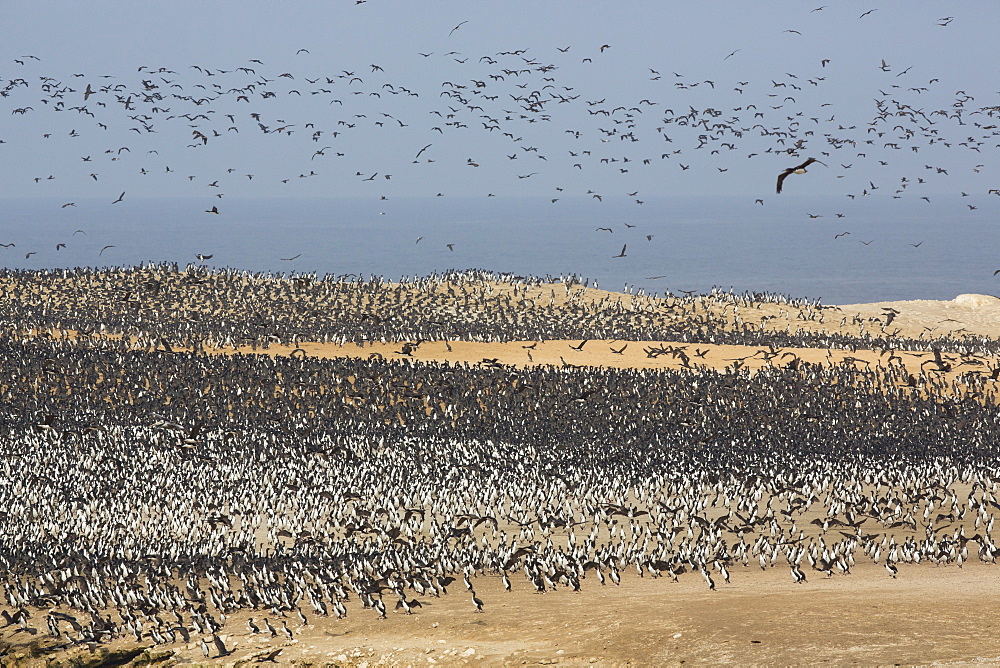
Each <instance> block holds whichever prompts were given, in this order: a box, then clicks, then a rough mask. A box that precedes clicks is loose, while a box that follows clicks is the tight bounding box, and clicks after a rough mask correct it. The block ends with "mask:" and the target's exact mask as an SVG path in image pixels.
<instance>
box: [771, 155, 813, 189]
mask: <svg viewBox="0 0 1000 668" xmlns="http://www.w3.org/2000/svg"><path fill="white" fill-rule="evenodd" d="M814 162H819V160H817V159H816V158H809V159H808V160H806V161H805V162H803V163H802V164H801V165H797V166H795V167H789V168H788V169H786V170H785V171H783V172H782V173H781V174H778V189H777V191H778V192H779V193H780V192H781V184H782V183H784V181H785V179H786V178H788V175H789V174H805V173H806V167H808V166H809V165H811V164H813V163H814ZM819 164H821V165H822V164H823V163H822V162H819Z"/></svg>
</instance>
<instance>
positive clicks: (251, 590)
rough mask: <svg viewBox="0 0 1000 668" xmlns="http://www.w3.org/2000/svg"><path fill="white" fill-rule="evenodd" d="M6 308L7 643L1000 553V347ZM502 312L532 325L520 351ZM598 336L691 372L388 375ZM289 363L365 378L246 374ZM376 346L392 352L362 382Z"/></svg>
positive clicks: (719, 332)
mask: <svg viewBox="0 0 1000 668" xmlns="http://www.w3.org/2000/svg"><path fill="white" fill-rule="evenodd" d="M0 279H2V287H3V291H4V292H3V294H4V299H3V301H2V302H0V305H2V310H3V318H4V323H5V327H4V329H3V331H2V335H0V346H2V350H3V355H2V356H0V365H2V373H0V379H2V380H0V400H2V401H3V406H4V410H3V413H2V416H3V417H2V423H0V433H2V437H0V444H2V445H0V448H2V452H0V479H2V480H3V484H2V485H0V507H2V508H3V512H2V514H0V535H2V537H3V540H2V543H0V544H2V545H3V548H2V551H0V579H2V580H3V588H4V595H5V601H4V603H5V607H4V609H3V610H2V614H3V623H4V625H5V626H4V628H3V629H2V631H3V637H4V639H5V642H7V643H11V642H20V643H28V642H31V643H35V644H36V645H39V646H42V647H47V648H49V649H58V648H71V647H73V646H75V645H80V644H84V645H87V646H89V647H91V648H92V649H93V648H94V647H99V646H100V645H101V644H103V643H111V642H116V641H117V642H120V641H128V642H134V643H135V644H136V645H137V646H138V647H154V646H162V647H164V648H168V649H169V648H170V647H171V646H177V645H176V644H177V643H188V642H192V643H197V644H199V645H200V646H201V647H202V650H203V651H204V653H205V656H206V657H211V658H214V657H218V656H227V655H228V654H229V653H230V652H231V651H232V647H231V646H227V645H226V642H225V641H224V639H223V637H224V636H225V634H226V633H228V631H227V630H226V629H227V619H228V618H229V617H231V616H233V615H234V614H236V613H239V612H241V611H244V612H245V611H250V612H251V614H253V618H252V619H251V620H250V622H249V623H250V625H251V627H250V628H251V632H253V626H256V627H257V630H258V631H259V632H260V633H262V634H267V633H271V634H272V635H277V634H279V633H280V634H282V635H287V636H288V637H289V638H292V637H294V636H295V635H296V633H298V632H299V631H300V629H301V628H302V627H303V626H305V625H307V624H315V623H317V620H320V619H326V618H329V620H328V622H324V623H331V624H333V623H336V620H337V618H343V617H345V616H347V615H370V616H371V618H372V619H377V618H389V617H391V616H392V615H393V614H422V615H428V616H432V615H433V614H434V612H433V610H434V608H433V607H426V604H427V603H429V602H432V601H433V600H434V599H435V598H436V597H441V596H456V595H458V596H464V597H468V599H469V603H468V608H467V609H468V613H469V614H476V613H482V614H489V611H490V605H491V599H490V597H488V596H487V597H484V596H483V595H481V594H477V585H479V583H480V582H484V581H487V580H489V579H494V580H496V581H499V582H502V584H503V587H504V588H506V589H508V590H511V589H513V590H523V591H530V592H537V594H538V595H543V594H551V593H552V592H554V591H560V590H565V591H566V592H572V591H574V590H575V591H582V592H583V594H581V595H585V594H586V591H587V590H588V589H589V588H593V587H615V586H616V585H617V584H618V583H619V582H620V581H621V579H622V578H629V577H649V578H661V577H662V578H671V579H675V580H676V579H679V578H696V579H699V580H701V579H703V580H704V582H705V585H706V587H707V589H706V592H707V594H706V595H712V594H710V593H708V592H709V590H714V589H716V588H717V587H722V586H725V583H729V582H730V579H732V580H733V581H737V580H739V579H740V578H750V577H753V573H754V572H755V571H757V570H759V569H764V570H768V569H784V570H785V571H786V572H787V574H788V576H787V577H789V578H790V579H791V580H794V581H796V582H799V581H807V580H809V579H814V578H830V579H831V584H832V583H833V580H835V579H836V578H847V577H851V573H852V569H855V568H858V567H865V565H866V564H867V565H870V564H873V563H874V564H877V565H878V566H879V567H880V568H884V569H885V571H886V573H885V577H886V578H890V577H897V576H898V577H909V576H911V574H912V575H913V576H917V575H918V574H919V573H920V571H919V569H920V566H919V564H922V563H932V564H936V565H939V566H962V564H963V563H964V562H965V561H968V560H970V559H971V560H981V561H986V562H990V563H992V562H993V561H994V559H995V558H996V556H997V555H998V554H1000V548H998V547H997V545H996V544H995V542H994V538H993V535H992V529H993V524H994V518H995V516H996V514H997V511H998V510H1000V504H998V503H997V500H996V497H995V495H996V493H997V481H998V471H997V467H996V462H997V454H998V452H997V442H998V441H997V438H996V434H997V426H998V425H997V422H998V418H997V413H996V410H995V396H994V391H993V386H994V385H995V383H996V381H997V376H998V373H1000V367H997V368H994V366H993V364H994V362H993V360H994V359H995V356H996V352H997V351H996V344H995V341H989V340H985V339H982V340H980V339H974V338H970V337H965V338H937V339H933V340H927V339H919V340H917V339H909V340H901V341H897V340H896V339H895V337H893V336H891V335H892V334H893V332H891V331H889V332H886V333H885V334H877V335H872V334H866V335H865V336H864V337H861V336H850V335H846V334H839V335H836V336H833V335H829V339H828V341H827V343H826V345H827V346H829V347H840V348H847V349H857V348H858V347H883V348H884V351H885V352H886V353H887V354H888V358H887V359H886V361H884V362H880V363H878V364H875V365H870V364H869V365H860V364H857V363H855V362H853V361H844V362H843V363H841V364H836V365H819V364H810V363H808V362H803V361H801V360H799V359H798V358H797V357H796V355H795V354H794V353H792V352H789V351H787V350H784V352H783V349H784V348H785V347H786V346H789V345H795V344H798V345H801V344H802V342H803V341H810V342H813V345H815V342H816V340H817V337H821V336H823V334H822V332H821V330H817V329H809V328H808V327H806V326H805V325H807V324H809V323H812V324H813V325H815V324H816V321H817V320H818V319H819V318H824V319H825V318H826V314H827V312H828V311H829V310H830V307H823V306H821V305H819V304H815V303H810V302H807V301H803V300H794V299H788V298H785V297H782V296H780V295H734V294H731V293H723V292H716V293H713V294H710V295H686V296H680V297H675V296H670V297H666V298H654V297H650V296H641V295H619V296H617V297H616V298H615V299H609V298H603V299H599V300H593V301H591V302H589V303H587V302H585V301H584V300H583V299H582V295H583V293H585V292H586V288H584V287H583V286H582V285H581V283H580V282H579V280H578V279H574V278H564V280H563V281H562V282H552V280H553V279H552V278H551V277H549V278H547V279H539V278H532V277H510V276H500V275H495V274H490V273H487V272H482V271H478V272H476V271H470V272H456V273H448V274H442V275H436V276H432V277H427V278H423V279H415V280H409V281H405V282H402V283H388V282H385V281H382V280H380V279H377V278H372V279H367V280H362V279H359V278H348V277H329V278H326V279H317V278H315V277H312V276H291V277H281V276H274V275H249V274H242V273H239V272H235V271H229V272H220V271H215V270H210V269H207V268H204V267H200V266H190V267H188V268H178V267H175V266H168V265H151V266H146V267H140V268H133V269H127V270H123V269H118V270H101V271H97V270H73V271H69V270H67V271H59V272H30V271H10V272H6V273H5V274H4V275H3V276H2V277H0ZM500 285H505V286H507V287H508V288H515V289H516V290H524V291H527V290H529V289H532V290H541V291H544V292H547V293H550V294H551V295H552V298H550V300H549V301H543V300H536V301H537V303H535V304H534V306H533V310H532V311H531V317H530V318H526V320H527V322H525V323H521V320H520V318H524V316H523V315H522V314H521V309H522V304H520V303H519V302H518V301H516V300H512V299H510V298H508V299H498V298H497V294H496V293H497V290H498V287H497V286H500ZM557 290H558V291H559V293H560V294H561V296H562V297H563V298H564V299H562V300H556V299H554V297H555V295H556V291H557ZM104 291H107V292H104ZM97 295H102V297H101V299H95V298H94V297H95V296H97ZM29 296H30V298H29ZM213 299H217V300H220V302H219V303H213V302H212V300H213ZM221 303H224V304H225V307H223V306H221V305H220V304H221ZM762 304H778V305H780V307H781V308H784V309H787V310H788V311H789V312H791V313H793V314H797V315H796V316H795V317H796V319H798V320H800V321H801V322H802V323H803V327H802V328H800V329H799V330H798V331H787V330H779V331H774V332H773V333H771V334H769V333H768V331H769V330H766V329H764V328H761V327H740V325H739V322H740V318H739V317H738V314H737V311H738V310H739V309H743V310H744V311H746V310H753V309H755V308H760V306H761V305H762ZM251 310H252V311H253V313H254V314H255V317H254V318H253V319H250V318H248V317H247V313H248V312H249V311H251ZM445 314H449V315H445ZM834 317H836V315H835V316H834ZM892 317H893V316H892V314H891V313H887V314H886V317H885V318H884V320H885V321H891V320H892ZM445 318H447V320H445ZM519 323H520V324H519ZM882 324H883V325H884V324H885V323H884V322H883V323H882ZM519 327H520V328H521V329H519ZM881 329H882V330H883V331H884V329H885V328H884V326H883V327H882V328H881ZM872 330H873V331H876V332H878V331H879V328H878V327H872ZM366 332H367V334H366ZM511 332H512V333H513V334H505V333H511ZM612 332H613V333H614V335H615V336H616V338H619V339H622V340H628V339H633V340H635V339H642V338H646V337H648V336H649V335H650V334H656V333H659V334H661V335H662V336H660V338H661V339H662V340H676V341H680V340H684V341H687V343H677V344H675V345H670V346H666V345H664V346H662V347H661V348H660V349H656V348H650V349H648V350H647V354H648V355H650V356H654V355H659V354H668V353H669V354H672V355H675V356H683V357H684V358H686V360H685V361H686V362H687V363H686V364H685V365H684V366H683V367H682V368H678V369H652V370H634V369H609V368H598V367H590V366H584V365H574V364H570V363H565V364H563V365H561V366H551V365H548V366H543V365H538V366H523V367H522V366H518V367H515V366H510V365H504V364H501V363H498V362H496V361H495V360H483V362H482V363H480V364H468V363H461V364H459V363H451V362H449V361H447V360H444V361H440V362H426V361H423V362H417V361H415V360H414V359H412V355H411V353H412V351H413V350H415V349H417V348H418V347H419V346H420V345H423V343H424V338H431V337H442V338H444V339H445V340H452V341H458V340H471V339H473V338H476V337H479V338H480V339H481V340H502V341H511V340H518V339H519V337H521V336H523V335H526V334H530V335H531V337H534V338H535V340H536V341H537V340H538V339H544V340H549V339H551V338H553V337H564V338H582V339H584V343H586V342H587V339H590V338H592V337H598V336H607V335H609V334H610V333H612ZM409 334H413V335H415V336H414V338H416V336H418V335H419V336H420V337H422V338H419V339H416V340H411V341H406V339H407V336H408V335H409ZM305 339H311V340H330V341H334V342H336V343H341V344H343V345H344V347H347V348H353V349H356V350H358V354H356V355H355V356H353V357H345V358H337V359H321V358H318V357H314V356H307V355H305V354H304V352H303V351H301V350H295V351H293V352H292V353H291V354H290V355H286V354H282V355H277V356H275V355H264V354H253V353H252V352H250V354H246V352H244V351H250V350H252V348H253V347H257V348H258V349H259V350H261V351H263V350H264V349H267V348H269V347H271V346H275V345H278V344H288V345H294V343H295V342H296V341H299V340H305ZM382 339H386V340H397V341H404V342H405V343H402V344H401V345H400V350H399V351H397V352H396V353H395V354H393V355H392V356H391V357H385V356H382V355H365V354H364V346H365V345H366V343H368V342H370V341H380V340H382ZM713 340H726V341H730V342H742V343H745V344H748V345H754V346H764V347H763V348H762V349H761V350H760V351H759V352H760V353H762V354H764V355H765V356H766V357H767V356H769V357H768V364H767V365H766V366H764V367H761V368H760V369H758V370H756V371H753V372H751V371H749V370H748V369H747V368H746V367H745V366H743V365H742V364H740V363H739V362H738V361H736V362H734V363H733V364H731V365H729V366H728V367H726V368H723V369H712V368H708V367H706V366H702V365H699V364H698V357H697V356H698V355H699V351H698V345H697V344H704V345H709V344H710V342H711V341H713ZM523 345H524V347H525V348H528V349H529V352H530V348H531V346H532V345H534V344H533V343H531V342H530V341H528V340H525V341H524V342H523ZM583 345H584V344H583V343H581V344H578V345H576V348H578V349H579V348H583ZM589 345H591V346H593V345H606V344H604V343H600V342H592V343H590V344H589ZM234 347H235V348H239V351H238V352H236V351H233V348H234ZM567 347H568V348H569V347H573V346H572V345H570V346H567ZM225 349H228V350H229V351H230V353H234V352H235V354H219V353H221V352H223V351H224V350H225ZM904 349H911V350H920V351H923V352H922V353H919V354H922V355H924V356H925V358H926V360H925V362H924V363H923V365H922V366H921V367H920V371H919V372H918V373H916V374H913V373H909V372H907V371H906V370H905V369H904V368H903V367H902V366H901V365H900V364H898V363H896V362H895V361H894V360H893V357H894V356H895V354H896V353H899V352H900V351H902V350H904ZM570 352H571V351H570ZM567 354H569V352H568V353H567ZM956 372H958V373H956ZM478 589H479V590H480V591H482V590H484V589H485V588H484V587H482V586H479V587H478ZM493 590H494V589H493V588H491V591H493ZM495 591H498V592H502V590H501V589H500V588H499V587H497V588H495ZM458 592H461V593H458ZM494 595H497V594H494ZM500 595H503V594H500ZM557 595H559V594H557ZM425 608H426V609H425ZM255 620H256V621H255ZM386 623H391V619H387V621H386ZM230 626H231V624H230ZM230 630H231V629H230Z"/></svg>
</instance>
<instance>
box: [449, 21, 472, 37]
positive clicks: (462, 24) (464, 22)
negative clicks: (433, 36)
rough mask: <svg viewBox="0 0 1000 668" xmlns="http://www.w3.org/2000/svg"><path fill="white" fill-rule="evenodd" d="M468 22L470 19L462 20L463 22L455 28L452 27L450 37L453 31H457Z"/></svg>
mask: <svg viewBox="0 0 1000 668" xmlns="http://www.w3.org/2000/svg"><path fill="white" fill-rule="evenodd" d="M466 23H468V21H462V22H461V23H459V24H458V25H457V26H455V27H454V28H452V29H451V32H450V33H448V37H451V33H452V32H455V31H456V30H458V29H459V28H461V27H462V26H464V25H465V24H466Z"/></svg>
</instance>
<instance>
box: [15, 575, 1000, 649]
mask: <svg viewBox="0 0 1000 668" xmlns="http://www.w3.org/2000/svg"><path fill="white" fill-rule="evenodd" d="M787 570H788V569H787V568H786V567H783V566H778V567H776V568H773V569H769V570H768V571H766V572H761V571H760V570H758V569H751V568H742V567H739V568H736V569H734V570H733V573H732V578H731V581H732V584H725V583H723V582H721V581H719V582H718V585H717V589H716V591H709V590H708V588H707V587H706V586H705V583H704V581H703V580H702V579H701V577H700V576H698V575H697V574H687V575H686V576H682V577H681V578H680V580H679V582H676V583H675V582H671V581H670V580H669V579H667V578H659V579H655V580H654V579H651V578H649V577H646V578H639V577H637V576H635V575H634V574H628V575H627V576H626V577H624V578H623V580H622V585H621V587H614V586H612V585H610V584H609V585H608V586H606V587H601V586H600V585H598V583H597V582H596V581H594V580H593V578H589V579H588V581H586V582H585V583H584V589H583V592H582V593H574V592H572V591H571V590H569V589H566V588H561V589H559V590H558V591H554V592H549V593H547V594H544V595H539V594H535V593H532V592H530V591H529V590H528V588H527V583H524V582H523V581H520V582H519V581H518V580H515V584H514V587H515V590H514V591H513V592H512V593H506V592H504V591H503V590H502V588H501V586H500V582H499V580H498V579H496V578H483V577H480V578H477V579H476V580H474V584H475V586H476V590H477V594H478V596H479V597H480V598H481V599H482V600H483V601H484V604H485V609H484V612H483V613H477V612H475V610H474V608H473V606H472V603H471V599H470V595H469V594H468V593H467V592H465V591H464V589H463V588H462V586H461V582H458V583H455V584H454V585H453V586H452V587H451V588H450V593H449V594H448V595H447V596H443V597H441V598H436V599H435V598H431V599H425V601H424V602H425V603H426V604H427V605H425V607H423V608H421V609H419V610H418V611H417V612H416V613H415V614H412V615H404V614H402V612H399V613H392V612H390V613H389V615H388V618H387V619H385V620H379V619H378V618H377V615H376V613H375V612H374V611H372V610H363V609H360V606H358V605H357V604H356V603H355V605H354V606H352V607H349V614H348V617H347V618H345V619H343V620H337V619H335V618H323V619H317V618H315V617H313V616H312V615H310V616H309V620H308V624H307V625H305V626H303V625H301V624H300V623H299V622H298V620H297V619H295V617H294V616H291V617H289V618H287V620H286V621H287V623H288V626H289V628H291V629H292V631H293V634H294V638H293V639H292V640H288V639H287V638H285V637H283V636H281V635H279V636H278V637H277V638H271V637H270V636H269V635H268V634H251V633H250V632H249V630H248V627H247V624H246V620H247V618H249V617H251V616H253V617H255V619H256V620H257V623H258V624H260V625H262V617H263V616H265V615H261V614H260V611H258V613H257V614H254V615H251V614H249V613H246V612H244V613H241V614H239V615H234V616H232V617H230V619H229V622H228V623H227V625H226V632H224V633H223V636H222V637H223V639H224V641H225V643H226V645H227V647H229V648H230V649H231V650H232V653H231V654H230V655H228V656H225V657H217V656H216V654H217V653H216V652H215V651H214V649H213V651H212V653H211V657H210V658H208V659H206V658H205V657H204V655H203V653H202V651H201V649H200V644H199V643H197V642H194V641H193V642H192V643H188V644H184V643H178V644H174V645H168V646H163V647H160V648H156V651H159V652H161V653H162V654H163V655H169V659H167V660H166V662H165V664H166V665H169V664H171V663H181V664H189V663H196V664H211V665H241V664H244V665H245V664H252V663H256V662H258V661H260V659H261V657H263V656H265V655H268V654H270V653H271V652H273V651H274V650H276V649H281V652H280V654H279V655H278V656H277V657H276V659H275V660H276V662H277V663H279V664H282V665H317V666H323V665H358V666H365V665H373V666H374V665H393V666H407V665H434V664H441V665H456V664H462V665H469V664H479V665H547V664H568V665H582V664H596V665H647V666H661V665H680V664H689V665H709V664H713V665H717V664H741V665H746V664H778V665H791V664H820V663H824V664H830V663H832V664H848V663H860V664H865V665H886V664H897V665H898V664H905V665H911V664H929V663H944V664H972V663H983V664H997V663H1000V633H997V630H998V627H1000V622H998V621H996V620H995V619H994V618H995V617H997V616H998V613H1000V600H998V599H997V597H996V596H995V595H994V593H993V592H995V591H996V590H997V587H998V586H1000V570H998V569H997V568H996V567H994V566H986V565H982V564H975V563H970V564H967V565H966V566H965V567H964V568H961V569H960V568H958V567H955V566H949V567H941V568H936V567H934V566H931V565H921V566H901V568H900V575H899V577H898V578H897V579H892V578H891V577H889V575H888V574H887V573H886V572H885V571H884V570H883V569H882V568H881V567H877V566H873V565H871V564H867V565H865V564H859V565H858V566H857V567H856V569H855V570H854V571H853V572H852V574H851V575H849V576H841V575H837V576H834V577H832V578H824V577H823V575H822V574H821V573H818V572H811V573H810V574H809V580H808V581H807V582H806V583H804V584H795V583H794V582H793V581H792V579H791V577H790V576H789V574H788V572H787ZM519 584H520V586H518V585H519ZM390 607H391V606H390ZM268 616H269V615H268ZM269 618H270V619H271V621H272V623H273V624H274V625H275V626H278V627H279V628H280V619H275V618H274V617H273V616H269ZM42 633H44V629H42ZM2 635H3V640H4V642H11V641H16V638H15V637H12V634H11V633H10V631H9V630H5V631H4V632H3V634H2ZM21 636H22V638H23V637H24V634H23V633H22V634H21ZM193 640H194V639H193ZM43 642H44V641H43ZM131 646H135V645H134V643H131V644H130V643H128V642H126V641H119V642H118V643H113V644H112V645H111V646H110V647H111V648H112V649H122V648H126V647H131ZM74 657H79V658H80V659H82V660H83V661H84V662H86V661H87V660H91V661H93V660H95V659H97V658H98V657H97V656H95V655H91V654H89V653H88V652H87V650H86V649H83V648H80V649H76V650H73V651H71V652H69V653H63V654H62V655H61V656H60V659H61V660H63V661H66V662H67V663H64V664H63V665H72V664H70V663H68V662H69V661H71V660H72V659H73V658H74ZM15 658H16V654H15V655H8V657H6V659H5V660H6V663H5V664H4V665H10V666H13V665H45V664H44V662H43V660H42V659H40V658H36V659H28V658H27V657H25V658H24V659H23V660H22V662H21V663H16V662H15ZM165 658H166V657H165ZM77 665H80V664H77ZM83 665H87V664H86V663H84V664H83ZM93 665H97V664H93ZM161 665H163V664H161Z"/></svg>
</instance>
